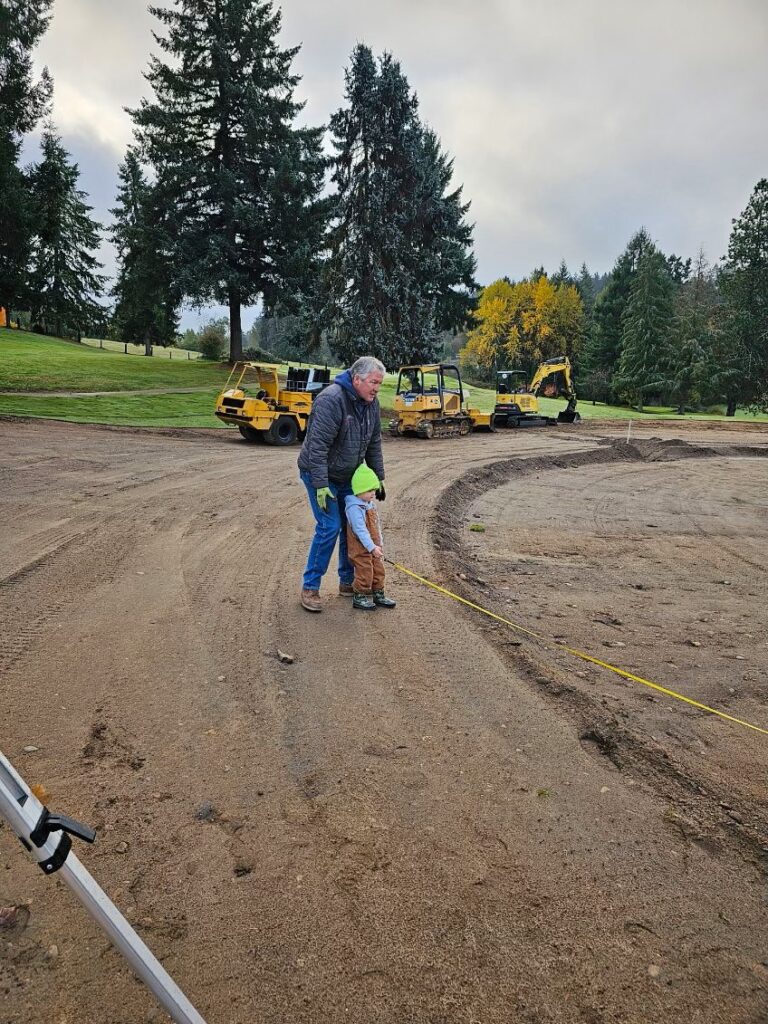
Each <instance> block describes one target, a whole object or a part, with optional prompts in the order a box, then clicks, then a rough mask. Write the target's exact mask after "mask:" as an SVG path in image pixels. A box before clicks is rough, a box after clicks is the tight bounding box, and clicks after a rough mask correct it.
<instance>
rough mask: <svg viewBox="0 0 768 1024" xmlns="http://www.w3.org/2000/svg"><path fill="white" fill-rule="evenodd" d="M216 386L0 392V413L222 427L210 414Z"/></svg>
mask: <svg viewBox="0 0 768 1024" xmlns="http://www.w3.org/2000/svg"><path fill="white" fill-rule="evenodd" d="M218 390H219V389H218V388H211V389H209V390H208V391H204V392H199V393H195V394H182V395H179V394H171V395H147V396H145V395H122V396H120V395H89V396H88V397H87V398H45V397H42V396H41V397H38V396H35V397H33V398H32V397H30V398H28V397H25V396H23V395H0V415H5V416H35V417H40V418H42V419H54V420H68V421H69V422H71V423H109V424H113V425H122V426H130V427H223V426H224V424H223V423H221V422H220V421H219V420H217V419H216V417H215V416H214V414H213V408H214V404H215V401H216V395H217V394H218Z"/></svg>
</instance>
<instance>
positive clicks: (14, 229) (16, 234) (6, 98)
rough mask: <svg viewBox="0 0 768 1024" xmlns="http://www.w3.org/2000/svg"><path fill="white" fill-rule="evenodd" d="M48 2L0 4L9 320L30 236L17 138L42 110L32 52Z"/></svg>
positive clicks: (41, 83) (47, 89) (3, 290)
mask: <svg viewBox="0 0 768 1024" xmlns="http://www.w3.org/2000/svg"><path fill="white" fill-rule="evenodd" d="M51 2H52V0H3V3H2V4H1V5H0V307H2V308H4V309H5V310H6V313H7V321H6V322H7V323H8V324H10V322H11V315H12V311H13V310H14V309H19V308H26V306H27V305H28V297H27V290H26V285H27V272H28V263H29V254H30V244H31V235H32V228H33V224H32V209H31V204H30V194H29V181H28V178H27V176H26V175H25V174H24V173H23V172H22V170H21V168H20V167H19V151H20V148H21V138H22V136H23V135H24V134H25V133H26V132H29V131H30V130H31V129H32V128H34V126H35V124H36V123H37V121H38V119H39V118H40V117H41V115H42V114H43V113H44V112H45V110H46V108H47V106H48V103H49V100H50V95H51V80H50V77H49V75H48V70H47V68H43V71H42V73H41V75H40V78H39V80H38V81H34V75H33V70H32V52H33V50H34V47H35V45H36V44H37V43H38V41H39V39H40V37H41V36H42V35H43V33H44V32H45V30H46V28H47V27H48V22H49V21H50V8H51Z"/></svg>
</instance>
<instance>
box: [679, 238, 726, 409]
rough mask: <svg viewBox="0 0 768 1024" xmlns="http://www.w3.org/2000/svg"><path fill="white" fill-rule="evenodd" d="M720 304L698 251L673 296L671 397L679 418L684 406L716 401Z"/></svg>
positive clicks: (712, 277)
mask: <svg viewBox="0 0 768 1024" xmlns="http://www.w3.org/2000/svg"><path fill="white" fill-rule="evenodd" d="M720 304H721V301H720V295H719V292H718V288H717V284H716V280H715V275H714V273H713V272H712V270H711V268H710V266H709V264H708V262H707V258H706V256H705V255H704V251H703V250H700V251H699V254H698V256H697V258H696V262H695V264H694V267H693V273H689V274H688V275H687V280H686V281H685V282H684V283H683V284H681V285H680V287H679V288H678V289H677V290H676V292H675V296H674V309H675V313H674V329H673V341H674V353H673V360H672V381H671V397H672V399H673V400H674V401H675V402H676V404H677V411H678V412H679V413H680V414H681V415H682V414H683V413H684V412H685V409H686V407H687V406H692V405H699V404H700V403H701V402H702V401H703V400H707V399H710V400H712V399H714V398H715V397H716V392H717V384H716V383H715V379H714V375H713V369H714V367H713V365H712V364H713V359H712V355H713V341H714V331H715V325H716V321H717V315H718V310H719V307H720Z"/></svg>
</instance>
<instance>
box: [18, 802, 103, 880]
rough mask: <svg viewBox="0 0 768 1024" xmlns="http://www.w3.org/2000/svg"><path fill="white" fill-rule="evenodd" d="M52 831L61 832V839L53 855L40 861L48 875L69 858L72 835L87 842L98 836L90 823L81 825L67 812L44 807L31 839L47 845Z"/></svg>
mask: <svg viewBox="0 0 768 1024" xmlns="http://www.w3.org/2000/svg"><path fill="white" fill-rule="evenodd" d="M51 832H61V839H60V840H59V845H58V846H57V847H56V850H55V851H54V853H53V854H52V856H50V857H48V858H47V860H41V861H39V864H40V867H41V868H42V869H43V871H44V872H45V873H46V875H52V874H53V873H54V871H58V870H59V868H60V867H61V865H62V864H63V863H64V861H65V860H66V859H67V855H68V854H69V851H70V850H71V849H72V840H71V839H70V836H77V838H78V839H82V840H83V842H86V843H92V842H93V841H94V840H95V838H96V832H95V831H94V829H92V828H89V826H88V825H81V824H80V822H79V821H75V819H74V818H70V817H68V816H67V815H66V814H51V812H50V811H49V810H48V808H47V807H43V812H42V814H41V815H40V817H39V819H38V821H37V824H36V825H35V827H34V828H33V829H32V831H31V832H30V833H29V838H30V841H31V842H32V843H34V845H35V846H37V847H38V848H39V847H41V846H45V844H46V843H47V842H48V839H49V837H50V834H51Z"/></svg>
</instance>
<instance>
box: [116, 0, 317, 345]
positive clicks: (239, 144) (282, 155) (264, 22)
mask: <svg viewBox="0 0 768 1024" xmlns="http://www.w3.org/2000/svg"><path fill="white" fill-rule="evenodd" d="M177 8H178V9H176V10H171V9H166V8H161V7H151V8H150V10H151V11H152V13H153V14H154V15H155V17H157V18H158V19H159V20H160V22H161V23H162V24H163V26H165V28H166V30H167V35H166V36H164V37H161V36H156V39H157V41H158V43H159V45H160V47H161V49H162V50H163V52H164V53H165V54H167V55H168V57H169V61H168V63H164V62H163V61H162V60H160V59H158V58H154V57H153V58H152V59H151V62H150V68H149V72H148V73H147V76H146V77H147V80H148V81H149V83H150V85H151V86H152V88H153V89H154V92H155V100H154V101H153V102H150V101H147V100H143V101H142V102H141V104H140V106H139V108H138V109H137V110H134V111H131V113H132V116H133V118H134V121H135V124H136V131H137V137H138V139H139V141H140V143H141V144H142V146H143V147H144V152H145V154H146V156H147V158H148V160H149V162H150V163H151V164H152V166H153V167H154V169H155V172H156V175H157V185H156V196H157V201H158V203H160V204H161V205H162V207H163V209H165V210H166V211H168V229H169V232H170V235H171V237H172V239H173V261H174V266H175V268H176V271H177V273H178V281H179V286H180V288H181V290H182V291H183V293H184V294H185V295H187V296H188V297H190V298H192V299H193V300H195V301H198V302H205V301H215V302H221V303H226V304H228V306H229V324H230V358H231V359H232V360H234V359H238V358H239V357H240V355H241V353H242V327H241V306H242V305H243V304H250V303H254V302H256V300H257V298H258V297H259V296H261V297H262V298H263V299H264V302H265V305H266V306H267V307H270V308H271V307H273V306H274V305H275V303H276V302H277V301H278V299H279V297H280V296H281V295H296V294H301V293H302V292H303V291H308V290H309V284H308V278H309V277H310V276H311V273H312V271H313V269H314V260H315V259H316V254H317V252H318V250H319V248H320V238H321V234H322V227H323V204H322V203H318V202H317V197H318V195H319V192H320V189H321V187H322V183H323V173H324V169H325V165H326V162H325V160H324V158H323V157H322V155H321V151H320V144H321V130H320V129H308V128H303V129H298V128H295V127H293V122H294V120H295V118H296V116H297V114H298V113H299V111H300V110H301V107H302V104H300V103H297V102H296V101H294V99H293V93H294V89H295V88H296V86H297V84H298V82H299V78H298V76H297V75H294V74H292V73H291V63H292V61H293V59H294V57H295V55H296V53H297V52H298V47H296V48H293V49H287V50H281V49H280V48H279V47H278V45H277V37H278V35H279V32H280V13H279V11H274V10H273V7H272V4H271V2H268V0H265V2H260V0H177Z"/></svg>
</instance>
